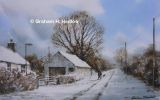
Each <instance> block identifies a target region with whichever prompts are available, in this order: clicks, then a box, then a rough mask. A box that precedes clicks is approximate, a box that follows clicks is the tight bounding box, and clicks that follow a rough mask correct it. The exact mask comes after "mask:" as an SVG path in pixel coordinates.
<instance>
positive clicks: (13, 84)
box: [0, 68, 37, 94]
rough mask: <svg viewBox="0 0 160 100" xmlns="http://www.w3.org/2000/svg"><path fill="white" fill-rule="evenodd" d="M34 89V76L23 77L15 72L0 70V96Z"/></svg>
mask: <svg viewBox="0 0 160 100" xmlns="http://www.w3.org/2000/svg"><path fill="white" fill-rule="evenodd" d="M35 88H37V80H36V78H35V75H34V74H30V75H27V76H24V75H22V74H21V73H20V72H18V71H16V70H13V71H12V72H10V71H7V70H6V69H4V68H1V69H0V94H4V93H10V92H14V91H25V90H33V89H35Z"/></svg>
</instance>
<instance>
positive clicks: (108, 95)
mask: <svg viewBox="0 0 160 100" xmlns="http://www.w3.org/2000/svg"><path fill="white" fill-rule="evenodd" d="M158 95H160V94H156V93H155V92H154V91H153V90H152V89H151V87H148V86H146V85H145V84H144V83H143V82H142V81H140V80H138V79H136V78H134V77H132V76H127V75H126V74H124V73H123V72H122V71H121V70H119V69H116V72H115V74H114V76H113V77H112V79H111V80H110V82H109V84H108V86H107V87H106V88H105V89H104V91H103V93H102V96H101V97H100V98H99V99H100V100H137V99H141V100H159V99H158V98H156V96H158Z"/></svg>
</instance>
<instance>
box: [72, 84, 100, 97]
mask: <svg viewBox="0 0 160 100" xmlns="http://www.w3.org/2000/svg"><path fill="white" fill-rule="evenodd" d="M98 82H99V81H97V82H95V83H94V84H92V85H91V86H90V87H89V88H87V89H85V90H82V91H80V92H78V93H76V94H74V95H73V97H72V98H71V99H70V100H76V99H77V98H78V97H79V96H82V95H84V94H85V93H86V92H87V91H89V90H90V89H91V88H93V87H94V86H95V85H96V84H97V83H98Z"/></svg>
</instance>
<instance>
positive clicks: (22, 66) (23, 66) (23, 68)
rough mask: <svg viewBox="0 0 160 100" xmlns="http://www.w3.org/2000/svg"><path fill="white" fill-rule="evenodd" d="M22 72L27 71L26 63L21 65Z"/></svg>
mask: <svg viewBox="0 0 160 100" xmlns="http://www.w3.org/2000/svg"><path fill="white" fill-rule="evenodd" d="M21 72H22V73H24V72H25V65H21Z"/></svg>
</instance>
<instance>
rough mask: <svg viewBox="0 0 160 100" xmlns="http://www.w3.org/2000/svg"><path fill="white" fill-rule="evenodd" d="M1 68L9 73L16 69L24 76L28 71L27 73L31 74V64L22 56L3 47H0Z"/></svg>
mask: <svg viewBox="0 0 160 100" xmlns="http://www.w3.org/2000/svg"><path fill="white" fill-rule="evenodd" d="M26 65H27V68H26ZM0 68H6V69H7V70H9V71H12V70H13V69H15V70H17V71H19V72H22V73H24V74H26V69H27V73H30V72H31V70H30V66H29V63H28V62H27V61H26V60H25V59H24V58H23V57H22V56H20V55H19V54H18V53H17V52H14V51H13V50H11V49H8V48H5V47H3V46H0Z"/></svg>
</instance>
